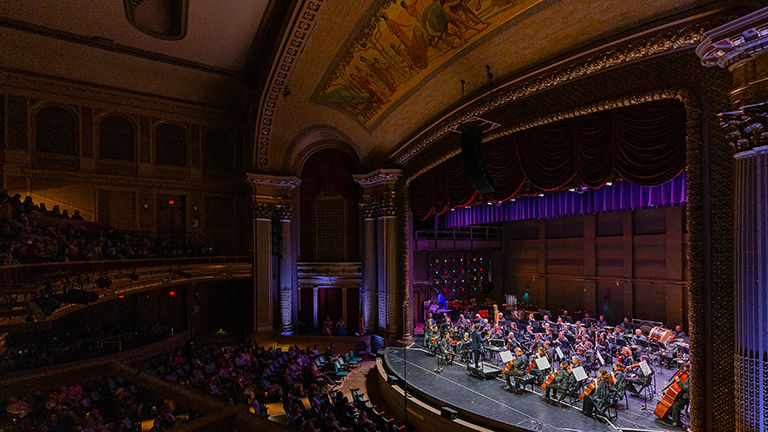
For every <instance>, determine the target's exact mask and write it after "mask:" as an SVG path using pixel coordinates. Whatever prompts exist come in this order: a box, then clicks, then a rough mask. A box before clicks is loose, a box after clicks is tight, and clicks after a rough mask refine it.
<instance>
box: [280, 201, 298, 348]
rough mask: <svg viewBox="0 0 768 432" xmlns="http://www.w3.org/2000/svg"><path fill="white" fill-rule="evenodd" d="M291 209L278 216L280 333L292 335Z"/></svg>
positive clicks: (294, 264)
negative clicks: (279, 240)
mask: <svg viewBox="0 0 768 432" xmlns="http://www.w3.org/2000/svg"><path fill="white" fill-rule="evenodd" d="M292 214H293V211H292V208H281V209H280V211H279V212H278V215H279V216H280V234H281V236H282V239H281V240H282V241H281V243H280V244H281V248H280V249H281V251H280V252H281V253H280V332H281V333H282V334H293V331H294V330H295V328H294V323H293V315H294V314H293V305H294V296H295V294H296V292H295V291H296V287H295V286H294V282H293V281H294V277H293V274H294V273H295V271H296V255H295V254H294V252H293V241H292V239H291V232H292V231H291V216H292Z"/></svg>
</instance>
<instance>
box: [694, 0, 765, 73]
mask: <svg viewBox="0 0 768 432" xmlns="http://www.w3.org/2000/svg"><path fill="white" fill-rule="evenodd" d="M704 36H705V37H706V39H704V41H703V42H701V43H700V44H699V46H697V47H696V55H697V56H699V57H700V58H701V64H703V65H704V66H706V67H712V66H718V67H721V68H724V69H730V68H731V67H733V66H735V65H736V64H738V63H740V62H742V61H744V60H747V59H749V58H751V57H754V56H755V55H756V54H758V53H760V52H761V51H763V50H764V49H766V48H768V8H762V9H759V10H757V11H755V12H752V13H751V14H749V15H745V16H743V17H741V18H738V19H735V20H733V21H730V22H728V23H726V24H723V25H721V26H719V27H717V28H714V29H712V30H709V31H707V32H706V33H704Z"/></svg>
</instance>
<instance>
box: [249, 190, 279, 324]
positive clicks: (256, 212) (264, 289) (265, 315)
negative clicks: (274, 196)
mask: <svg viewBox="0 0 768 432" xmlns="http://www.w3.org/2000/svg"><path fill="white" fill-rule="evenodd" d="M252 204H253V206H252V214H253V242H252V245H253V247H252V251H253V329H252V330H253V331H254V332H263V331H270V330H272V301H273V299H272V286H271V282H272V216H273V213H274V205H273V204H272V203H269V202H264V201H254V202H253V203H252Z"/></svg>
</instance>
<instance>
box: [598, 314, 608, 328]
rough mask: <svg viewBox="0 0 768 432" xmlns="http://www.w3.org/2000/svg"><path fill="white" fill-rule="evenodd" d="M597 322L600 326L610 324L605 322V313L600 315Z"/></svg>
mask: <svg viewBox="0 0 768 432" xmlns="http://www.w3.org/2000/svg"><path fill="white" fill-rule="evenodd" d="M596 324H597V326H598V327H600V328H603V327H606V326H607V325H608V323H607V322H605V316H604V315H600V317H598V318H597V322H596Z"/></svg>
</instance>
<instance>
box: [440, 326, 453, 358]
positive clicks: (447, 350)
mask: <svg viewBox="0 0 768 432" xmlns="http://www.w3.org/2000/svg"><path fill="white" fill-rule="evenodd" d="M440 351H442V354H443V360H445V364H449V365H450V364H453V358H454V357H455V356H456V353H455V352H454V351H453V345H451V333H449V332H445V337H443V340H441V341H440Z"/></svg>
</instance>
